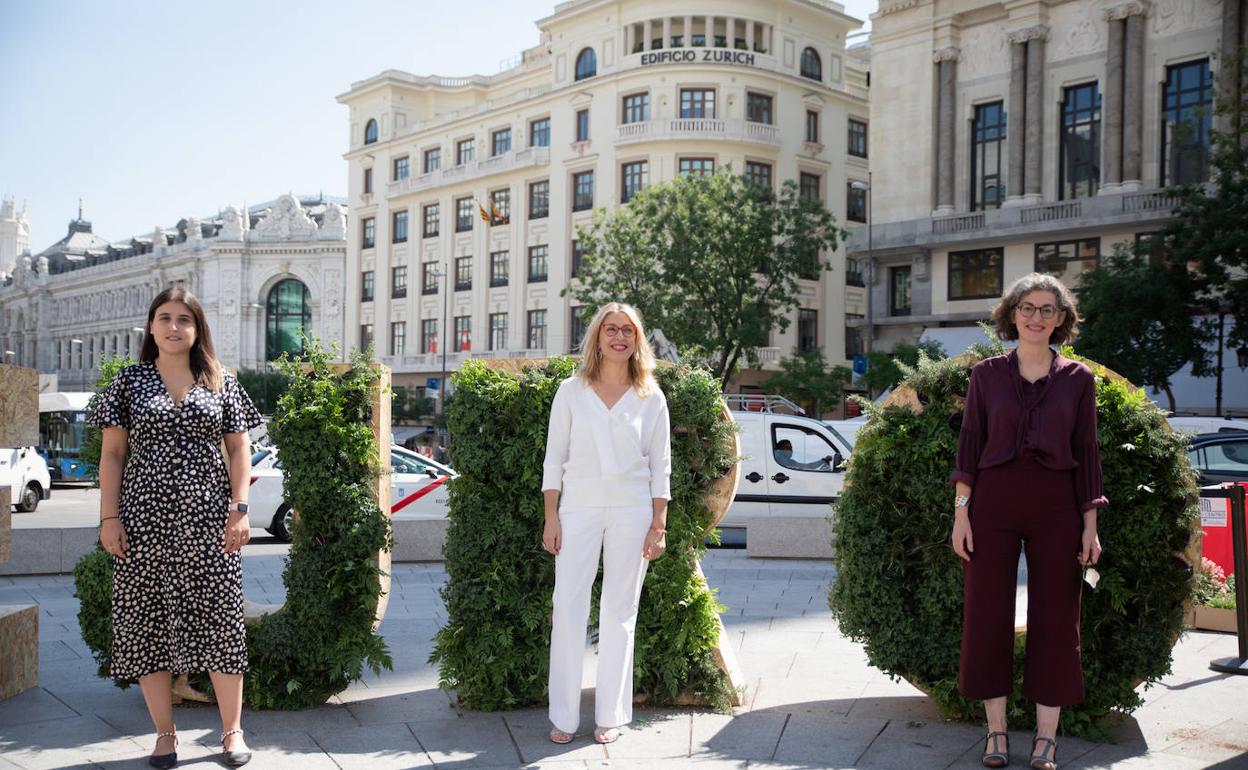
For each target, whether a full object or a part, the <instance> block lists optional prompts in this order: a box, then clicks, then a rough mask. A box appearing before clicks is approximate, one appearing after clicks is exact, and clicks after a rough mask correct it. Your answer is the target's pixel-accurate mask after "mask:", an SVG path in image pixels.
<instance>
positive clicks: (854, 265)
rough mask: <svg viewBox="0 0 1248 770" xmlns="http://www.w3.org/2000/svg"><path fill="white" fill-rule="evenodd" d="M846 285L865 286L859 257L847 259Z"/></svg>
mask: <svg viewBox="0 0 1248 770" xmlns="http://www.w3.org/2000/svg"><path fill="white" fill-rule="evenodd" d="M845 285H846V286H865V285H866V284H865V283H864V282H863V280H862V263H861V262H859V261H858V258H857V257H846V258H845Z"/></svg>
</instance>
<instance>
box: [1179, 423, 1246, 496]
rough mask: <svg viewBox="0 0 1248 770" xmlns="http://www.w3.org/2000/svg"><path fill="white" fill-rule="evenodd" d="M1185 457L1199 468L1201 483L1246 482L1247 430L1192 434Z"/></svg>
mask: <svg viewBox="0 0 1248 770" xmlns="http://www.w3.org/2000/svg"><path fill="white" fill-rule="evenodd" d="M1187 459H1188V460H1189V461H1191V463H1192V467H1193V468H1195V469H1196V470H1198V471H1200V480H1199V481H1198V482H1197V483H1199V484H1200V485H1201V486H1207V485H1209V484H1221V483H1223V482H1228V481H1233V482H1240V483H1243V482H1248V431H1224V432H1222V433H1201V434H1199V435H1195V436H1192V438H1191V439H1190V443H1189V444H1188V449H1187Z"/></svg>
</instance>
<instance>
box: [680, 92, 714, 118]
mask: <svg viewBox="0 0 1248 770" xmlns="http://www.w3.org/2000/svg"><path fill="white" fill-rule="evenodd" d="M680 117H682V118H714V117H715V90H714V89H712V88H682V89H680Z"/></svg>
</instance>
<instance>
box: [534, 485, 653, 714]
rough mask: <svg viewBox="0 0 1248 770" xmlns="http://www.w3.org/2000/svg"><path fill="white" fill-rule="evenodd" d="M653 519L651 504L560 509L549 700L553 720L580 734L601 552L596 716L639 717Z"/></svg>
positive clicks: (595, 695) (551, 637) (551, 635)
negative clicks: (641, 620) (636, 645)
mask: <svg viewBox="0 0 1248 770" xmlns="http://www.w3.org/2000/svg"><path fill="white" fill-rule="evenodd" d="M651 519H652V509H651V508H650V506H646V507H627V508H573V509H571V510H561V511H560V512H559V525H560V527H561V529H562V533H563V542H562V546H561V548H560V550H559V555H558V556H556V557H555V594H554V617H553V623H552V628H551V632H550V684H549V699H550V722H551V724H553V725H554V726H555V727H557V728H559V729H560V730H562V731H564V732H567V733H574V732H576V729H577V727H579V726H580V722H581V675H582V672H583V667H584V663H585V630H586V625H587V624H588V622H589V606H590V593H591V590H592V589H593V586H594V578H595V577H597V575H598V554H599V553H601V554H602V567H603V578H602V599H601V602H600V604H599V613H598V682H597V686H596V689H595V692H594V718H595V720H596V721H597V723H598V726H599V727H620V726H622V725H626V724H628V723H629V722H631V721H632V720H633V628H634V626H636V624H637V605H638V601H639V600H640V598H641V584H642V582H643V581H644V580H645V577H646V567H647V566H648V565H649V562H648V561H647V560H646V559H645V558H643V557H642V555H641V549H642V547H643V546H644V545H645V540H646V533H647V532H648V531H649V529H650V522H651Z"/></svg>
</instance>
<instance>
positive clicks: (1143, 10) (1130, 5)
mask: <svg viewBox="0 0 1248 770" xmlns="http://www.w3.org/2000/svg"><path fill="white" fill-rule="evenodd" d="M1104 16H1105V21H1121V20H1123V19H1126V18H1127V17H1128V16H1148V0H1128V2H1125V3H1119V4H1117V5H1111V6H1109V7H1108V8H1106V9H1105V11H1104Z"/></svg>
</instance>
